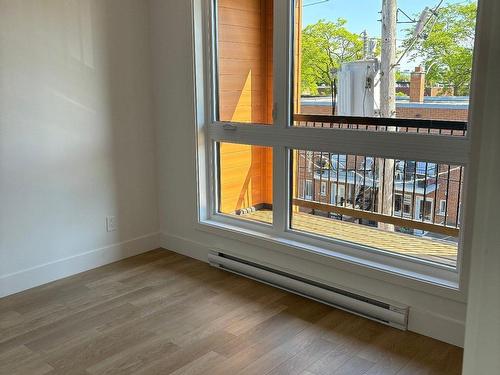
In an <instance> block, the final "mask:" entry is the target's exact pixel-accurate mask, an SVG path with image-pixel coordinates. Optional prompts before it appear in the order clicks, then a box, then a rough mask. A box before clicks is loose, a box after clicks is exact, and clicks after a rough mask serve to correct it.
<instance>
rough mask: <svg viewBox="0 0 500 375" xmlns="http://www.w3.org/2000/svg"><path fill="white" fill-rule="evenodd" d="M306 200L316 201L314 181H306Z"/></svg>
mask: <svg viewBox="0 0 500 375" xmlns="http://www.w3.org/2000/svg"><path fill="white" fill-rule="evenodd" d="M304 199H307V200H312V199H314V182H313V180H305V181H304Z"/></svg>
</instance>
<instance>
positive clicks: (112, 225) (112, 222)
mask: <svg viewBox="0 0 500 375" xmlns="http://www.w3.org/2000/svg"><path fill="white" fill-rule="evenodd" d="M117 228H118V222H117V220H116V216H106V230H107V231H108V232H114V231H115V230H116V229H117Z"/></svg>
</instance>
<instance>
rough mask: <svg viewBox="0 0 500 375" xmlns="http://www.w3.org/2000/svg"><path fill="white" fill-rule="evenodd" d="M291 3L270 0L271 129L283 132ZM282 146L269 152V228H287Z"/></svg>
mask: <svg viewBox="0 0 500 375" xmlns="http://www.w3.org/2000/svg"><path fill="white" fill-rule="evenodd" d="M292 5H293V1H292V0H287V1H274V12H273V14H274V20H273V38H274V40H273V61H274V62H273V98H274V102H273V126H274V127H275V128H279V129H286V128H287V127H288V126H289V125H290V121H291V107H290V103H291V85H292V82H291V77H292V67H291V61H292V48H291V46H292V40H293V39H292V38H293V34H292V32H291V30H292V27H291V26H292V25H293V17H292V9H293V7H292ZM287 155H288V151H287V149H286V147H284V146H282V145H277V144H276V145H274V149H273V229H274V231H275V232H277V233H283V232H284V231H286V230H287V228H288V210H289V207H288V205H289V160H288V159H289V158H288V156H287Z"/></svg>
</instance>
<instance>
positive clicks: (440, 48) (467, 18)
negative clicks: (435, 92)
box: [404, 1, 477, 95]
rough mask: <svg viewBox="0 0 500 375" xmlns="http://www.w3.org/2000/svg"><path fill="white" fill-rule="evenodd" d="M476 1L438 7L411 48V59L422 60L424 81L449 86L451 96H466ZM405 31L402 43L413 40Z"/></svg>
mask: <svg viewBox="0 0 500 375" xmlns="http://www.w3.org/2000/svg"><path fill="white" fill-rule="evenodd" d="M476 13H477V2H474V1H469V2H467V3H461V4H448V5H446V6H444V7H442V8H441V9H439V10H438V15H437V20H436V22H435V23H434V22H433V21H431V22H429V26H428V28H427V30H425V31H424V34H425V35H424V37H423V38H419V39H418V40H417V42H416V43H415V45H414V46H413V48H412V50H411V55H410V57H411V60H422V59H423V61H424V66H425V71H426V72H427V74H426V81H427V82H426V83H427V84H428V85H435V84H437V83H439V84H443V85H445V86H451V87H453V92H454V95H468V94H469V91H470V80H471V74H472V55H473V50H474V35H475V27H476ZM412 31H413V30H407V39H406V41H405V43H404V44H405V45H407V46H409V45H410V43H411V41H412V40H413V35H412Z"/></svg>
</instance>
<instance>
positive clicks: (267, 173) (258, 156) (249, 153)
mask: <svg viewBox="0 0 500 375" xmlns="http://www.w3.org/2000/svg"><path fill="white" fill-rule="evenodd" d="M271 169H272V149H271V148H269V147H262V146H250V145H239V144H232V143H221V145H220V181H221V196H220V197H221V202H220V211H221V212H223V213H233V212H235V211H237V210H239V209H242V208H248V207H252V206H257V205H261V204H266V203H267V204H272V172H271Z"/></svg>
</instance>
